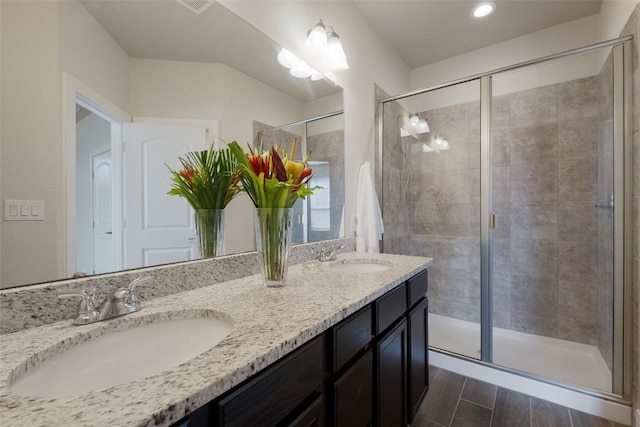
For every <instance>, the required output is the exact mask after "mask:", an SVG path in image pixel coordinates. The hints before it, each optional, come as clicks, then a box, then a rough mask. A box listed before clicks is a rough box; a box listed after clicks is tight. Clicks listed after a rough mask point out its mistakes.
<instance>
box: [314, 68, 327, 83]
mask: <svg viewBox="0 0 640 427" xmlns="http://www.w3.org/2000/svg"><path fill="white" fill-rule="evenodd" d="M323 77H324V76H323V75H322V73H321V72H320V71H318V70H316V69H314V68H312V69H311V80H313V81H316V80H320V79H322V78H323Z"/></svg>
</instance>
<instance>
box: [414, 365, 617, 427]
mask: <svg viewBox="0 0 640 427" xmlns="http://www.w3.org/2000/svg"><path fill="white" fill-rule="evenodd" d="M429 377H430V386H429V391H428V392H427V395H426V396H425V398H424V401H423V402H422V405H421V406H420V409H419V410H418V415H417V416H416V418H415V420H414V421H413V423H412V424H411V427H485V426H486V427H490V426H491V427H624V426H623V425H622V424H619V423H615V422H613V421H609V420H606V419H604V418H599V417H596V416H593V415H589V414H585V413H584V412H580V411H576V410H574V409H569V408H566V407H564V406H560V405H557V404H555V403H551V402H547V401H546V400H541V399H538V398H535V397H532V396H529V395H526V394H524V393H519V392H517V391H512V390H508V389H505V388H502V387H497V386H495V385H493V384H488V383H485V382H482V381H478V380H475V379H473V378H467V377H464V376H462V375H460V374H456V373H454V372H450V371H445V370H444V369H438V368H435V367H431V368H430V370H429Z"/></svg>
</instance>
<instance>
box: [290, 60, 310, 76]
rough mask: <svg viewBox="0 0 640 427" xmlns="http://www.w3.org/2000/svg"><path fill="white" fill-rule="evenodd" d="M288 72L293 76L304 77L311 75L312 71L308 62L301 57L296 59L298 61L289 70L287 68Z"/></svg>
mask: <svg viewBox="0 0 640 427" xmlns="http://www.w3.org/2000/svg"><path fill="white" fill-rule="evenodd" d="M289 73H291V75H292V76H293V77H298V78H300V79H306V78H307V77H309V76H311V73H312V71H311V67H310V66H309V64H307V63H306V62H304V61H303V60H301V59H298V62H296V64H295V65H294V66H293V67H291V70H289Z"/></svg>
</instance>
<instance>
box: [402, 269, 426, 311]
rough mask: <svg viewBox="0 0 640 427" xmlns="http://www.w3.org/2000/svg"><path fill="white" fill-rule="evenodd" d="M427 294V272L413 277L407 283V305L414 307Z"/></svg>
mask: <svg viewBox="0 0 640 427" xmlns="http://www.w3.org/2000/svg"><path fill="white" fill-rule="evenodd" d="M426 294H427V270H425V271H423V272H422V273H418V274H416V275H415V276H413V277H412V278H411V279H409V280H408V282H407V305H408V306H409V307H413V305H414V304H415V303H417V302H418V301H419V300H420V298H422V297H423V296H425V295H426Z"/></svg>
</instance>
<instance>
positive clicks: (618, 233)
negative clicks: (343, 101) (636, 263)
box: [374, 36, 633, 405]
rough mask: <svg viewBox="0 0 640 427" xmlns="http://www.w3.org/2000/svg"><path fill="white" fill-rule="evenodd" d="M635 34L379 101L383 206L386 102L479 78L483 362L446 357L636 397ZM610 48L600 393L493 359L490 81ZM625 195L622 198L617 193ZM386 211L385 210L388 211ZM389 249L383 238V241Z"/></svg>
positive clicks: (615, 397) (620, 398) (614, 396)
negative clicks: (609, 336)
mask: <svg viewBox="0 0 640 427" xmlns="http://www.w3.org/2000/svg"><path fill="white" fill-rule="evenodd" d="M632 40H633V36H625V37H619V38H616V39H612V40H608V41H605V42H601V43H597V44H593V45H589V46H585V47H582V48H578V49H573V50H569V51H565V52H561V53H557V54H553V55H549V56H545V57H542V58H538V59H533V60H529V61H525V62H521V63H518V64H514V65H510V66H506V67H502V68H498V69H495V70H491V71H489V72H485V73H480V74H476V75H473V76H469V77H465V78H462V79H457V80H453V81H450V82H447V83H443V84H439V85H435V86H431V87H428V88H424V89H420V90H415V91H412V92H409V93H405V94H401V95H396V96H391V97H386V98H383V99H379V100H377V101H376V110H377V111H376V114H377V117H376V119H377V120H376V121H377V124H378V134H377V141H376V144H377V146H376V147H375V150H374V152H375V153H376V159H375V160H376V162H375V174H376V178H375V182H376V184H377V191H378V197H379V200H380V203H381V204H382V205H383V206H384V200H383V197H384V191H382V185H383V179H384V178H383V177H384V175H383V170H384V164H383V161H382V159H383V140H384V108H383V107H384V104H385V103H387V102H392V101H399V100H402V99H405V98H409V97H412V96H415V95H420V94H424V93H428V92H433V91H436V90H439V89H444V88H448V87H452V86H455V85H459V84H463V83H468V82H471V81H479V82H480V124H481V125H480V159H481V165H482V166H481V169H480V170H481V172H480V174H481V175H480V186H481V190H480V227H481V230H480V246H481V254H480V259H481V270H480V274H481V290H480V300H481V307H480V313H481V316H480V319H481V320H480V327H481V347H480V350H481V358H480V360H478V359H474V358H471V357H467V356H464V355H459V354H454V353H452V352H448V351H446V350H439V349H432V350H433V351H437V352H441V353H444V354H447V355H451V356H455V357H458V358H461V359H464V360H468V361H471V362H474V363H479V364H482V365H486V366H490V367H492V368H494V369H500V370H503V371H506V372H511V373H515V374H518V375H522V376H525V377H528V378H533V379H536V380H539V381H543V382H546V383H549V384H553V385H556V386H560V387H563V388H566V389H570V390H574V391H579V392H581V393H585V394H588V395H592V396H595V397H598V398H602V399H606V400H609V401H613V402H617V403H621V404H625V405H628V404H629V402H630V400H631V382H632V378H631V370H632V336H631V331H632V285H633V284H632V280H633V277H632V259H631V257H632V250H633V241H632V238H626V239H625V236H632V182H633V165H632V158H633V157H632V143H633V138H632V133H633V92H632V84H633V81H632V73H631V58H632V56H631V53H632V51H631V48H632V44H631V41H632ZM606 48H611V51H612V58H613V76H614V78H613V108H614V119H613V145H614V148H613V150H614V151H613V152H614V165H616V167H615V171H614V193H615V195H616V206H615V210H614V213H613V214H614V279H613V288H614V310H613V316H614V318H613V366H612V392H611V393H608V392H600V391H596V390H592V389H586V388H582V387H577V386H574V385H571V384H565V383H560V382H558V381H554V380H551V379H548V378H543V377H539V376H537V375H534V374H530V373H523V372H521V371H517V370H514V369H511V368H508V367H502V366H498V365H495V364H493V363H492V360H493V326H492V324H493V322H492V286H491V277H492V270H491V269H492V259H491V257H492V234H491V233H492V232H491V228H490V227H491V223H492V221H491V220H492V215H493V212H492V195H491V191H492V190H491V169H492V168H491V167H488V166H490V165H491V164H492V162H491V159H492V153H491V114H490V112H491V98H492V92H491V81H492V77H493V76H494V75H498V74H501V73H504V72H507V71H514V70H517V69H520V68H525V67H528V66H532V65H537V64H542V63H549V62H552V61H556V60H560V59H565V58H569V57H573V56H578V55H582V54H585V53H590V52H595V51H598V50H602V49H606ZM618 195H620V196H618ZM383 215H384V213H383ZM382 245H383V246H382V248H383V251H384V238H383V242H382Z"/></svg>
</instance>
